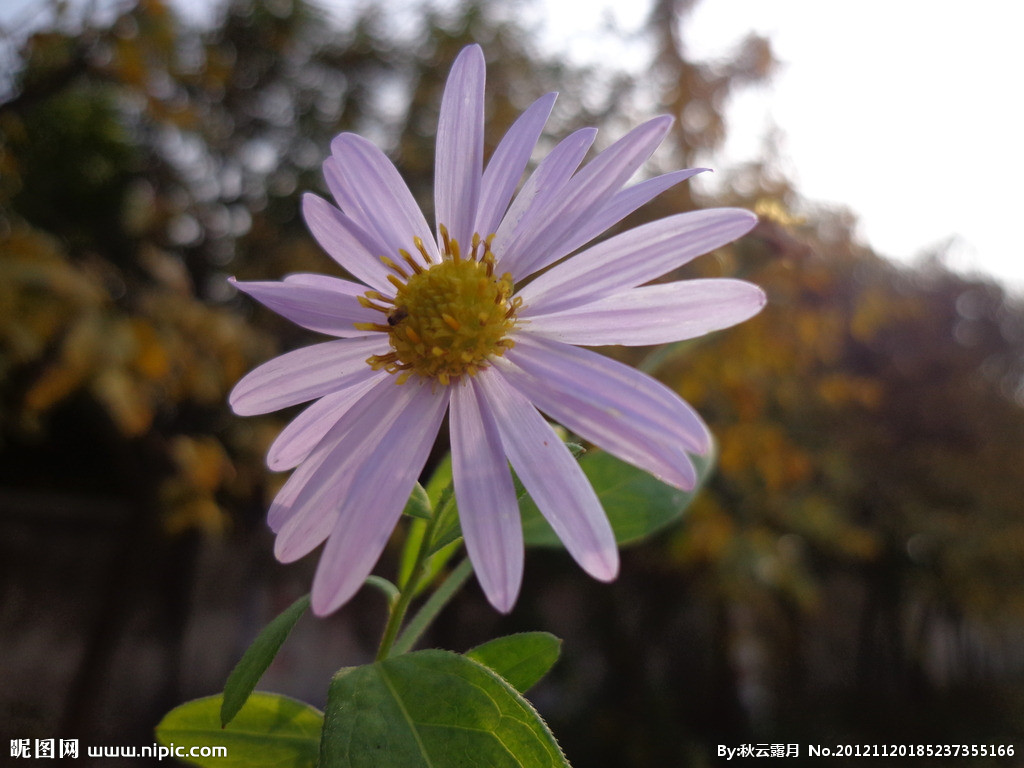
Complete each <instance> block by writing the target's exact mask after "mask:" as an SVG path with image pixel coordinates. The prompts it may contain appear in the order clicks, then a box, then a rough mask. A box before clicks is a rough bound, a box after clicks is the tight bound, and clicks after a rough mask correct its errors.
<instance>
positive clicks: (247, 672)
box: [220, 595, 309, 725]
mask: <svg viewBox="0 0 1024 768" xmlns="http://www.w3.org/2000/svg"><path fill="white" fill-rule="evenodd" d="M307 608H309V595H303V596H302V597H300V598H299V599H298V600H296V601H295V602H294V603H292V604H291V605H290V606H288V607H287V608H286V609H285V610H284V612H282V613H281V614H280V615H279V616H278V617H277V618H275V619H274V620H273V621H271V622H270V623H269V624H267V626H266V627H264V628H263V631H262V632H260V634H259V636H258V637H257V638H256V639H255V640H254V641H253V643H252V645H250V646H249V648H248V649H247V650H246V652H245V654H244V655H243V656H242V658H241V660H240V661H239V662H238V664H236V665H235V668H234V669H233V670H231V674H230V675H228V680H227V682H226V683H225V684H224V703H223V705H222V706H221V710H220V722H221V725H227V724H228V723H230V722H231V720H232V718H233V717H234V716H235V715H236V714H238V710H240V709H241V708H242V705H243V704H245V700H246V699H248V698H249V694H251V693H252V692H253V689H255V688H256V683H258V682H259V680H260V678H261V677H263V673H264V672H266V671H267V667H269V666H270V662H272V661H273V660H274V657H275V656H276V655H277V652H278V651H279V650H281V645H282V644H283V643H284V641H285V638H287V637H288V633H290V632H291V631H292V627H294V626H295V622H297V621H298V620H299V618H300V617H301V616H302V614H303V613H305V612H306V609H307Z"/></svg>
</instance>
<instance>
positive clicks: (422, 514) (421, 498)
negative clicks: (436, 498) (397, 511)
mask: <svg viewBox="0 0 1024 768" xmlns="http://www.w3.org/2000/svg"><path fill="white" fill-rule="evenodd" d="M433 511H434V510H433V506H432V505H431V503H430V497H429V496H428V495H427V489H426V488H424V487H423V486H422V485H420V484H419V483H416V485H414V486H413V489H412V494H410V496H409V501H407V502H406V504H405V509H404V510H402V514H403V515H407V516H408V517H415V518H417V519H419V520H429V519H430V516H431V515H432V514H433Z"/></svg>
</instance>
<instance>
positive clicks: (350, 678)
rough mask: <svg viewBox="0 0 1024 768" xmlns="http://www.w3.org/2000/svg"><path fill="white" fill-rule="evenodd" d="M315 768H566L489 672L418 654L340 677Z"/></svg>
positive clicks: (550, 741) (442, 654) (540, 728)
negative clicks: (318, 766) (318, 767)
mask: <svg viewBox="0 0 1024 768" xmlns="http://www.w3.org/2000/svg"><path fill="white" fill-rule="evenodd" d="M320 761H321V762H320V768H568V765H569V764H568V763H567V762H566V760H565V757H564V755H562V751H561V749H560V748H559V747H558V744H557V742H556V741H555V737H554V736H552V735H551V732H550V731H549V730H548V728H547V726H546V725H545V724H544V722H543V721H542V720H541V719H540V716H539V715H538V714H537V713H536V711H535V710H534V709H533V707H531V706H530V704H529V703H528V702H527V701H526V699H524V698H523V697H522V696H521V695H520V694H519V693H518V692H517V691H516V690H515V689H514V688H513V687H512V686H511V685H509V684H508V683H507V682H506V681H505V680H503V679H502V678H501V677H499V676H498V675H497V674H495V673H494V672H493V671H492V670H490V669H488V668H487V667H485V666H483V665H482V664H478V663H477V662H475V661H472V660H470V659H467V658H466V657H464V656H460V655H458V654H456V653H451V652H449V651H437V650H430V651H417V652H415V653H409V654H405V655H402V656H393V657H391V658H389V659H386V660H384V661H379V662H377V663H375V664H370V665H367V666H363V667H353V668H350V669H343V670H341V671H340V672H339V673H338V674H337V675H336V676H335V677H334V680H333V681H332V683H331V690H330V696H329V697H328V705H327V713H326V720H325V724H324V733H323V743H322V745H321V751H320Z"/></svg>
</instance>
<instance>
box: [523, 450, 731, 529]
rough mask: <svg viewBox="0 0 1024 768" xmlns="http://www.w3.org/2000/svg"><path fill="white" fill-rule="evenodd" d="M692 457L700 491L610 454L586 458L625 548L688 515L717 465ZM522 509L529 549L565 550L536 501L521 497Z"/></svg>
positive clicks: (588, 470)
mask: <svg viewBox="0 0 1024 768" xmlns="http://www.w3.org/2000/svg"><path fill="white" fill-rule="evenodd" d="M692 458H693V463H694V465H695V466H696V468H697V486H696V487H695V488H694V489H693V490H692V491H681V490H679V489H678V488H673V487H672V486H670V485H666V484H665V483H663V482H661V481H660V480H657V479H655V478H654V477H652V476H651V475H649V474H647V473H646V472H644V471H643V470H642V469H637V468H636V467H634V466H633V465H631V464H627V463H626V462H624V461H621V460H620V459H617V458H615V457H614V456H612V455H611V454H609V453H604V452H601V451H593V452H591V453H588V454H586V455H585V456H583V458H581V459H580V467H581V468H582V469H583V472H584V474H585V475H586V476H587V479H589V480H590V484H591V485H592V486H593V488H594V491H595V492H596V493H597V498H599V499H600V500H601V506H603V507H604V511H605V513H606V514H607V515H608V520H609V521H610V522H611V524H612V530H613V531H614V532H615V540H616V541H617V542H618V543H619V544H620V545H623V544H632V543H634V542H638V541H641V540H643V539H645V538H647V537H648V536H650V535H651V534H652V533H655V532H656V531H658V530H660V529H662V528H664V527H665V526H666V525H668V524H670V523H672V522H674V521H675V520H677V519H678V518H679V517H681V516H682V514H683V512H684V511H685V510H686V508H687V507H688V506H689V505H690V502H692V501H693V499H694V497H695V496H696V495H697V492H698V491H699V490H700V488H701V486H702V485H703V484H704V482H705V481H706V480H707V478H708V476H709V475H710V474H711V469H712V468H713V466H714V455H713V454H712V455H711V456H707V457H701V456H694V457H692ZM519 509H520V511H521V512H522V515H523V538H524V539H525V541H526V544H527V546H536V547H559V546H561V542H560V541H559V540H558V536H556V535H555V532H554V531H553V530H551V526H550V525H548V523H547V521H546V520H545V519H544V518H543V516H542V515H541V514H540V511H539V510H538V509H537V505H536V504H534V502H533V499H531V498H530V497H529V496H524V497H523V498H521V499H520V501H519Z"/></svg>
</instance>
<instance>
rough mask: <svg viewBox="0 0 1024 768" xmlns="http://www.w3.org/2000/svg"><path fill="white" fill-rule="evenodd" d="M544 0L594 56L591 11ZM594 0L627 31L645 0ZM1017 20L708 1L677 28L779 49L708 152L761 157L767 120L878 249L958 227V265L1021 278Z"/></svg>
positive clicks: (1023, 112)
mask: <svg viewBox="0 0 1024 768" xmlns="http://www.w3.org/2000/svg"><path fill="white" fill-rule="evenodd" d="M546 5H547V8H548V9H549V10H548V14H549V22H550V26H549V29H551V30H553V32H552V35H551V39H550V40H548V41H547V45H548V46H550V45H552V44H555V45H557V44H559V41H561V44H562V45H565V46H567V47H569V48H570V49H571V50H572V52H573V55H576V56H580V57H583V58H587V57H591V56H594V55H600V51H596V50H593V46H592V45H588V40H593V39H594V38H595V37H596V36H597V35H598V34H599V33H598V32H597V30H598V29H599V25H600V23H601V14H600V13H595V12H594V11H593V10H591V11H590V12H586V13H584V12H580V10H579V6H576V7H575V8H574V7H573V6H574V2H567V0H547V2H546ZM601 5H602V7H603V8H604V9H605V14H606V15H609V14H610V15H611V16H612V17H613V18H614V19H615V20H616V21H617V26H618V27H620V28H621V29H627V30H628V29H635V28H636V27H637V26H638V25H639V24H640V23H641V22H642V20H643V15H644V14H645V13H646V11H647V3H640V2H637V0H604V2H603V3H602V4H601ZM591 8H593V6H591ZM588 25H589V31H588ZM1022 28H1024V3H1020V2H1016V1H1015V0H1014V1H1010V2H1008V1H1007V0H972V2H949V1H948V0H933V1H932V2H927V1H925V0H857V2H842V3H840V2H824V1H822V0H703V2H701V3H700V4H699V5H698V6H697V8H696V10H695V12H694V14H693V16H692V17H690V18H689V20H688V23H687V24H686V26H685V27H684V30H685V31H684V39H685V40H686V41H687V44H688V45H689V46H690V51H691V53H692V54H694V55H696V56H697V57H699V58H714V57H716V56H722V55H723V54H725V53H727V52H728V51H730V50H731V49H732V48H733V47H734V46H735V45H736V44H737V43H738V42H739V41H740V40H741V39H742V38H743V37H744V36H745V35H746V34H747V33H749V32H750V31H756V32H759V33H761V34H764V35H767V36H768V37H769V38H770V39H771V41H772V44H773V46H774V49H775V52H776V56H777V57H778V58H779V59H780V60H781V61H782V68H781V70H780V71H779V73H778V74H777V75H776V77H775V78H774V80H773V82H772V84H771V85H770V86H769V88H768V89H766V90H761V91H759V92H756V93H750V92H748V93H746V94H745V95H743V96H741V97H739V98H737V99H736V101H735V102H734V103H733V104H732V105H731V108H730V113H729V114H730V118H731V119H730V129H731V130H730V139H729V141H728V143H727V145H726V147H725V149H724V151H723V152H722V153H721V155H720V156H719V157H717V158H712V159H711V160H712V164H713V165H715V166H717V167H719V168H725V167H728V166H729V165H730V164H732V163H735V162H738V161H741V160H743V159H746V158H751V157H755V156H756V155H757V154H758V153H759V151H760V149H761V139H762V137H763V136H764V135H765V133H766V132H767V130H768V129H769V128H770V127H771V126H772V125H775V126H777V127H778V128H779V129H780V130H781V131H782V134H783V143H782V151H783V157H784V160H785V166H784V167H785V170H786V171H787V172H788V174H789V175H790V176H791V177H792V178H794V180H795V181H796V186H797V189H798V190H799V191H800V192H801V193H802V194H803V195H804V196H805V197H806V198H808V199H810V200H813V201H820V202H825V203H835V204H838V205H844V206H846V207H849V208H850V209H852V210H853V211H854V212H855V213H856V214H858V216H859V217H860V219H861V223H862V224H861V235H862V237H863V238H864V239H865V240H866V241H867V242H868V243H870V244H871V245H872V246H873V247H874V248H875V250H877V251H878V252H880V253H883V254H885V255H888V256H892V257H895V258H900V259H910V258H912V257H914V256H915V255H918V254H920V253H921V252H923V251H927V250H929V249H930V248H934V247H936V246H937V245H939V244H940V243H942V242H943V241H946V240H948V239H950V238H956V240H955V242H956V245H955V247H954V249H953V256H954V258H953V259H952V260H951V262H950V263H951V265H952V266H955V267H958V268H966V269H977V270H980V271H984V272H988V273H990V274H993V275H996V276H997V277H1000V278H1001V279H1003V280H1005V281H1007V282H1008V283H1010V284H1012V285H1014V286H1015V287H1016V288H1018V289H1021V290H1024V238H1022V237H1021V235H1020V234H1019V228H1020V227H1019V224H1020V221H1021V219H1022V218H1024V216H1022V212H1021V208H1022V203H1024V193H1022V192H1021V187H1020V180H1021V179H1022V178H1024V98H1022V94H1024V85H1022V80H1024V47H1022V44H1021V41H1020V30H1021V29H1022ZM555 30H557V32H555Z"/></svg>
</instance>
